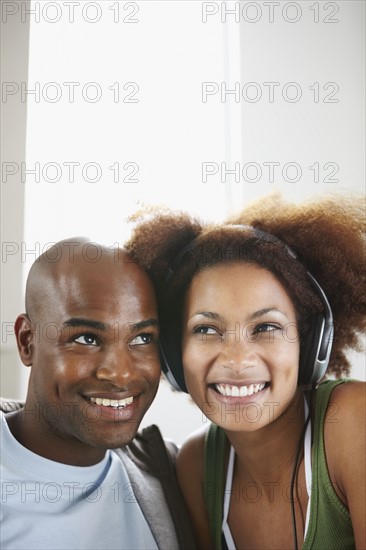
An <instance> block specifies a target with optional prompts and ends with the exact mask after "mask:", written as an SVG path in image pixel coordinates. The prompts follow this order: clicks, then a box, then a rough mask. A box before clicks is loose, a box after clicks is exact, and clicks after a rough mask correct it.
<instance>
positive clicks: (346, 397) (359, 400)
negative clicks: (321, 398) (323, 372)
mask: <svg viewBox="0 0 366 550" xmlns="http://www.w3.org/2000/svg"><path fill="white" fill-rule="evenodd" d="M329 384H332V382H329ZM365 407H366V382H363V381H361V380H348V379H346V380H345V381H344V383H343V384H342V383H340V384H338V385H336V386H335V387H334V389H333V390H332V393H331V396H330V399H329V402H328V406H327V411H326V418H325V421H326V422H327V420H328V423H329V417H330V416H333V417H334V420H335V422H331V423H332V424H339V425H340V426H344V425H345V424H347V423H348V422H352V423H353V420H357V422H356V424H357V425H359V424H360V422H359V421H360V420H361V422H362V420H363V421H364V420H365V417H364V415H363V416H362V418H359V419H357V417H358V416H359V414H360V413H362V410H363V411H365Z"/></svg>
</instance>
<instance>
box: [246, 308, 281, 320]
mask: <svg viewBox="0 0 366 550" xmlns="http://www.w3.org/2000/svg"><path fill="white" fill-rule="evenodd" d="M267 313H279V314H280V315H283V316H285V317H286V318H287V315H286V314H285V313H284V312H283V311H280V310H279V309H277V308H275V307H266V308H263V309H259V310H258V311H255V312H254V313H252V314H251V315H249V320H255V319H258V318H259V317H262V316H263V315H267Z"/></svg>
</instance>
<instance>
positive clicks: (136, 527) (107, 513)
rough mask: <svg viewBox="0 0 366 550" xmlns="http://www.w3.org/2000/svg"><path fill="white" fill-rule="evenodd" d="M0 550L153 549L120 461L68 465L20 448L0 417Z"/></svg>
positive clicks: (110, 459)
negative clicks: (88, 464)
mask: <svg viewBox="0 0 366 550" xmlns="http://www.w3.org/2000/svg"><path fill="white" fill-rule="evenodd" d="M0 435H1V470H0V472H1V475H0V479H1V495H0V498H1V500H0V524H1V527H0V548H1V549H2V550H23V549H26V550H43V549H44V550H81V549H83V550H99V549H103V550H122V549H126V550H132V549H136V550H141V549H146V550H150V549H151V550H153V549H154V550H157V545H156V542H155V539H154V537H153V535H152V533H151V530H150V527H149V525H148V524H147V522H146V519H145V517H144V515H143V513H142V511H141V508H140V506H139V504H138V502H137V500H136V497H135V496H134V490H135V491H136V490H141V488H139V487H132V483H131V482H130V481H129V478H128V476H127V473H126V470H125V468H124V465H123V462H122V461H121V460H120V459H119V458H118V456H117V454H116V453H114V452H113V451H107V452H106V455H105V457H104V459H103V460H102V461H101V462H99V463H98V464H95V465H93V466H86V467H80V466H69V465H67V464H61V463H59V462H54V461H53V460H48V459H47V458H43V457H41V456H39V455H37V454H35V453H33V452H31V451H29V450H28V449H26V448H25V447H23V446H22V445H21V444H20V443H19V442H18V441H17V440H16V439H15V438H14V437H13V435H12V434H11V432H10V430H9V428H8V424H7V422H6V418H5V416H4V414H3V413H2V412H0Z"/></svg>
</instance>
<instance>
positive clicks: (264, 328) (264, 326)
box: [253, 323, 281, 334]
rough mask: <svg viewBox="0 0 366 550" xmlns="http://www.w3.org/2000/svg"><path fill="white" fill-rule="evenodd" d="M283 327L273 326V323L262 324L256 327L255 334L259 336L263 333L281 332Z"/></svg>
mask: <svg viewBox="0 0 366 550" xmlns="http://www.w3.org/2000/svg"><path fill="white" fill-rule="evenodd" d="M280 329H281V327H279V326H278V325H273V324H271V323H261V324H260V325H258V326H256V327H255V329H254V331H253V332H254V334H258V333H261V332H271V331H273V330H280Z"/></svg>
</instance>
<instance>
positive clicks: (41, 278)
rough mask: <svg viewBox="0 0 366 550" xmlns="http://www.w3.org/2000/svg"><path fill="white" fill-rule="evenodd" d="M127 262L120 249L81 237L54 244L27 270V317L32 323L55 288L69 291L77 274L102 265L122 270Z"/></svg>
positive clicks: (47, 304)
mask: <svg viewBox="0 0 366 550" xmlns="http://www.w3.org/2000/svg"><path fill="white" fill-rule="evenodd" d="M129 261H131V260H129V258H128V255H127V253H126V252H125V251H124V250H122V249H117V248H115V249H112V248H107V247H106V246H103V245H100V244H97V243H95V242H91V241H90V240H88V239H86V238H84V237H75V238H70V239H64V240H62V241H59V242H57V243H55V244H54V245H53V246H51V247H50V248H49V249H47V250H46V251H45V252H44V253H43V254H42V255H41V256H39V257H38V258H37V259H36V261H35V262H34V263H33V265H32V267H31V269H30V271H29V275H28V279H27V284H26V292H25V307H26V313H27V315H28V316H29V318H30V319H32V320H34V321H36V320H37V318H38V316H39V313H40V310H41V309H42V310H44V309H45V308H46V307H48V306H49V303H48V302H49V300H50V299H51V300H52V294H53V293H54V292H55V290H56V289H57V287H58V286H59V285H62V284H63V283H64V284H66V285H68V286H69V290H70V291H71V290H72V289H71V285H72V284H75V276H76V275H78V274H80V272H81V271H83V270H84V271H85V270H86V271H89V270H93V267H94V268H95V264H97V263H98V264H100V265H102V264H104V265H105V266H107V265H108V264H111V265H113V264H116V265H117V264H119V266H120V267H121V269H122V265H123V262H126V263H127V262H129ZM72 275H74V277H73V276H72ZM73 280H74V283H73ZM75 290H76V289H75Z"/></svg>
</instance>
